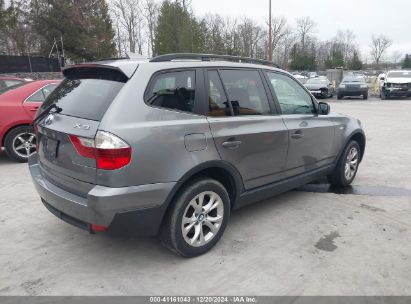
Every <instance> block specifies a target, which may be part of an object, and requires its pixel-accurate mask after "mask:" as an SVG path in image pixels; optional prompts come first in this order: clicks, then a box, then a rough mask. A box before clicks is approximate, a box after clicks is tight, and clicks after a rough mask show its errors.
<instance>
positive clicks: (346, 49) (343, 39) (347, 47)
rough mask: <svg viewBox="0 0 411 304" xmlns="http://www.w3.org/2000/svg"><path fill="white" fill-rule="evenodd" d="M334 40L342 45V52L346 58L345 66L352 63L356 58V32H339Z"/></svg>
mask: <svg viewBox="0 0 411 304" xmlns="http://www.w3.org/2000/svg"><path fill="white" fill-rule="evenodd" d="M334 40H335V42H337V43H338V44H339V45H340V48H341V52H342V53H343V57H344V64H345V65H347V64H348V63H349V62H350V61H351V59H352V57H353V56H354V52H355V51H356V49H357V48H356V45H355V34H354V32H353V31H351V30H348V29H347V30H345V31H341V30H340V31H338V32H337V36H336V37H335V39H334Z"/></svg>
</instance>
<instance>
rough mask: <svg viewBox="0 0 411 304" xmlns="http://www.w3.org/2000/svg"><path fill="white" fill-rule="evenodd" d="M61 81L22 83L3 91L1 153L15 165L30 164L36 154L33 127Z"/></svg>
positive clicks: (0, 90) (0, 128)
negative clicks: (45, 103) (45, 102)
mask: <svg viewBox="0 0 411 304" xmlns="http://www.w3.org/2000/svg"><path fill="white" fill-rule="evenodd" d="M59 82H60V80H40V81H32V82H21V83H19V84H16V85H14V86H10V87H7V88H3V89H0V149H1V148H2V147H4V149H5V151H6V153H7V155H8V156H9V157H10V158H11V159H12V160H15V161H19V162H26V161H27V159H28V157H29V156H30V155H32V154H33V153H34V152H35V150H36V137H35V134H34V131H33V128H32V127H31V126H30V124H31V123H32V121H33V119H34V116H35V115H36V112H37V110H38V109H39V107H40V106H41V104H42V103H43V101H44V100H45V99H46V98H47V96H48V95H49V94H50V93H51V92H52V91H53V90H54V89H55V88H56V86H57V84H58V83H59Z"/></svg>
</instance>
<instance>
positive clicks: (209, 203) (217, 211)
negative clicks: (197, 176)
mask: <svg viewBox="0 0 411 304" xmlns="http://www.w3.org/2000/svg"><path fill="white" fill-rule="evenodd" d="M223 217H224V205H223V200H222V199H221V197H220V196H219V195H218V194H217V193H215V192H213V191H205V192H201V193H200V194H198V195H196V196H195V197H194V198H193V199H192V200H191V201H190V203H189V204H188V206H187V208H186V209H185V211H184V213H183V219H182V223H181V230H182V233H183V238H184V240H185V241H186V243H187V244H189V245H190V246H193V247H200V246H204V245H206V244H207V243H209V242H210V241H211V240H212V239H213V238H214V237H215V236H216V235H217V233H218V231H219V230H220V228H221V225H222V223H223Z"/></svg>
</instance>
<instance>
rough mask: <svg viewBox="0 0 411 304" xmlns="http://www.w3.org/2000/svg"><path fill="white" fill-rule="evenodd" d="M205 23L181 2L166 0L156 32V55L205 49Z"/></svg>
mask: <svg viewBox="0 0 411 304" xmlns="http://www.w3.org/2000/svg"><path fill="white" fill-rule="evenodd" d="M204 25H205V24H204V23H202V22H198V21H197V20H196V18H195V17H194V16H193V15H192V14H191V13H190V12H189V11H188V10H187V8H186V7H184V6H183V5H182V4H181V3H180V2H170V1H169V0H165V1H164V2H163V3H162V5H161V8H160V13H159V16H158V23H157V28H156V32H155V44H154V45H155V47H154V53H155V55H161V54H165V53H176V52H179V53H181V52H190V53H191V52H199V51H201V50H203V49H204V41H205V26H204Z"/></svg>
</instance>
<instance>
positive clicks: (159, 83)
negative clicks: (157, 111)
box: [146, 71, 195, 112]
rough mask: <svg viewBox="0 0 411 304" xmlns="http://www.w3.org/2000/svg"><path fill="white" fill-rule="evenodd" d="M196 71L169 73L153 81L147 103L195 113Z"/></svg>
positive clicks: (156, 77) (158, 76) (160, 75)
mask: <svg viewBox="0 0 411 304" xmlns="http://www.w3.org/2000/svg"><path fill="white" fill-rule="evenodd" d="M194 100H195V71H181V72H167V73H162V74H159V75H157V76H155V78H154V79H153V81H152V82H151V85H150V89H149V93H148V95H147V96H146V103H148V104H150V105H153V106H156V107H161V108H167V109H172V110H179V111H184V112H193V110H194Z"/></svg>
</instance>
